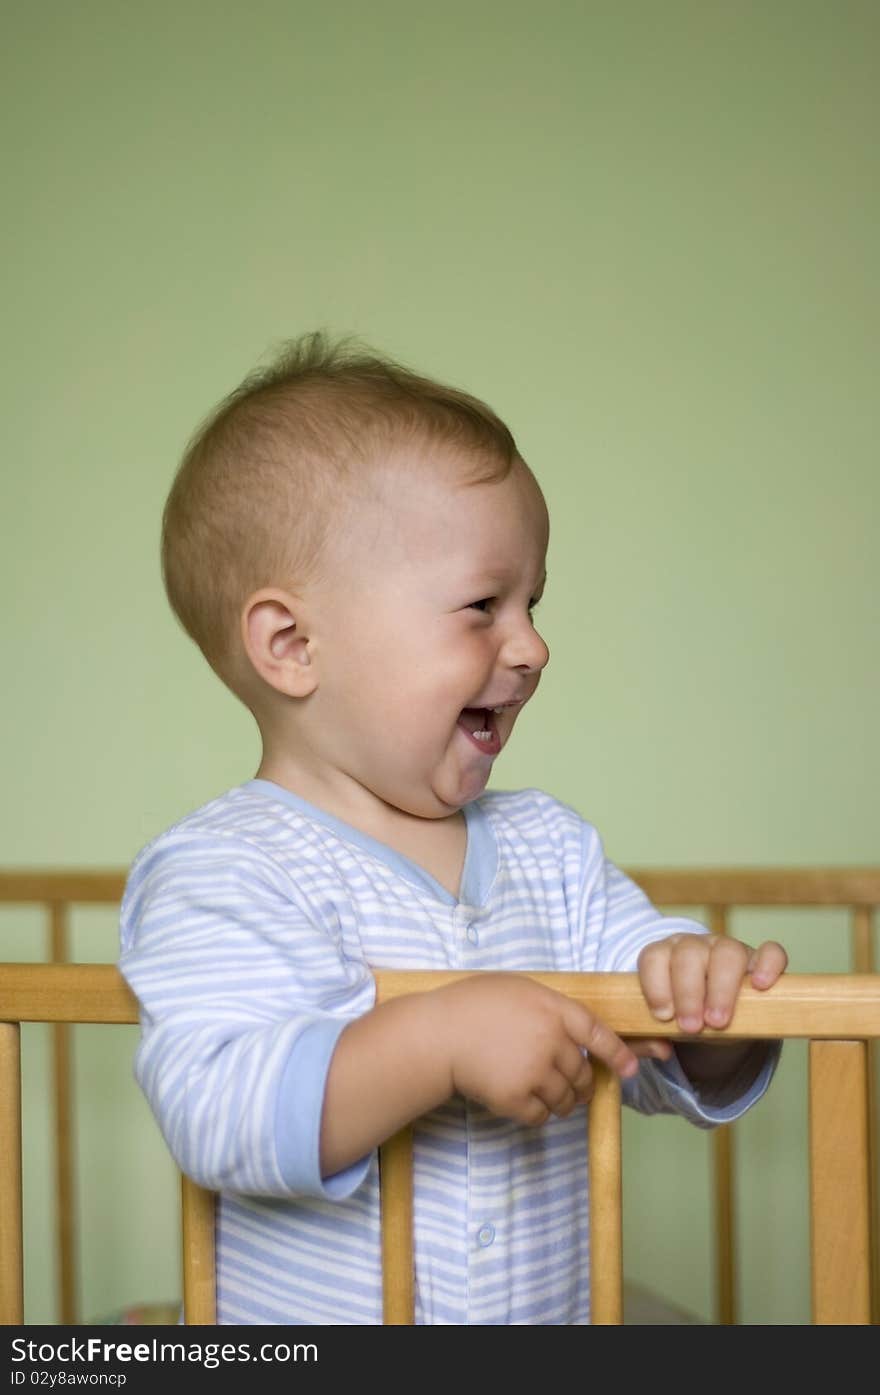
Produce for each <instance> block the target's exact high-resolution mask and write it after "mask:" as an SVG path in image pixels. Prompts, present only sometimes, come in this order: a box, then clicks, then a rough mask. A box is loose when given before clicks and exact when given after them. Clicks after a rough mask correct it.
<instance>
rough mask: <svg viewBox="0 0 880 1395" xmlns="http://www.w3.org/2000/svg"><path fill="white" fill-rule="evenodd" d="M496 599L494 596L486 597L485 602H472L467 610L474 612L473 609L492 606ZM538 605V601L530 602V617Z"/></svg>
mask: <svg viewBox="0 0 880 1395" xmlns="http://www.w3.org/2000/svg"><path fill="white" fill-rule="evenodd" d="M494 599H495V597H494V596H487V597H486V598H485V599H484V600H482V601H471V602H470V603H469V604H468V607H467V609H468V610H473V609H475V608H477V609H479V608H481V607H482V606H484V605H491V604H492V602H493V600H494ZM537 604H538V602H537V601H536V600H531V601H529V615H531V613H532V611H533V610H534V609H535V606H536V605H537Z"/></svg>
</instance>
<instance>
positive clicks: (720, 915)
mask: <svg viewBox="0 0 880 1395" xmlns="http://www.w3.org/2000/svg"><path fill="white" fill-rule="evenodd" d="M708 909H709V929H710V930H711V931H712V934H713V935H727V934H728V920H727V914H728V909H729V908H728V907H727V906H709V908H708ZM733 1144H734V1136H733V1127H732V1125H730V1124H726V1125H723V1126H722V1127H720V1128H717V1129H714V1130H713V1132H712V1135H711V1139H710V1157H711V1159H712V1163H711V1180H712V1211H713V1217H714V1221H715V1256H714V1257H715V1315H716V1321H717V1323H718V1325H719V1326H721V1327H732V1326H734V1325H735V1324H736V1321H737V1308H736V1217H735V1215H734V1194H733Z"/></svg>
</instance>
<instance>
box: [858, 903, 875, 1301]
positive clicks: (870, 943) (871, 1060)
mask: <svg viewBox="0 0 880 1395" xmlns="http://www.w3.org/2000/svg"><path fill="white" fill-rule="evenodd" d="M852 966H853V968H854V969H855V971H856V973H857V974H870V973H873V972H874V968H875V960H874V936H873V925H872V908H871V907H870V906H853V907H852ZM867 1092H868V1176H869V1177H870V1186H871V1321H872V1322H874V1323H878V1324H880V1176H878V1170H880V1157H878V1154H877V1148H878V1143H877V1138H878V1131H877V1043H876V1042H875V1041H872V1042H869V1044H868V1078H867Z"/></svg>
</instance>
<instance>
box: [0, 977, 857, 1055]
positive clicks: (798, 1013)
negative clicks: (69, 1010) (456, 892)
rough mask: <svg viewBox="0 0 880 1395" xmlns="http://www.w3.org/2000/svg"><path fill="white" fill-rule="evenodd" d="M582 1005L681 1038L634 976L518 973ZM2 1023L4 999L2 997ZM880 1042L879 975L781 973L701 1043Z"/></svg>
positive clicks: (387, 994)
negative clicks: (715, 1040) (843, 1039)
mask: <svg viewBox="0 0 880 1395" xmlns="http://www.w3.org/2000/svg"><path fill="white" fill-rule="evenodd" d="M374 976H375V979H376V988H377V1001H381V1002H386V1001H387V1000H388V999H390V998H395V997H399V996H401V994H404V993H423V992H427V991H429V990H430V989H432V988H441V987H443V986H444V985H445V984H448V983H455V982H457V981H458V980H459V979H461V978H464V977H466V973H465V972H464V971H458V970H455V971H451V970H450V971H447V970H437V969H433V970H427V969H426V970H399V969H377V970H375V972H374ZM522 977H525V978H532V979H534V980H535V981H536V982H537V983H543V984H546V985H547V987H548V988H555V989H556V990H557V991H558V992H560V993H565V994H566V995H567V996H568V997H570V998H573V999H574V1001H575V1002H579V1003H585V1004H586V1005H587V1006H588V1007H589V1008H591V1009H592V1010H593V1011H594V1012H596V1013H597V1014H598V1016H599V1017H601V1018H602V1019H603V1021H605V1022H606V1023H607V1024H608V1026H609V1027H612V1028H613V1029H614V1030H615V1031H616V1032H618V1033H620V1034H621V1035H622V1036H636V1037H645V1036H664V1037H668V1038H669V1039H670V1040H671V1041H682V1040H686V1039H687V1033H685V1032H679V1031H677V1030H676V1029H675V1026H674V1024H670V1023H667V1022H662V1023H661V1022H658V1021H657V1020H656V1018H655V1017H653V1016H652V1014H651V1012H650V1011H649V1009H648V1007H647V1005H646V1003H645V1000H644V998H643V997H642V992H641V989H640V988H639V984H638V978H637V977H636V975H635V974H569V973H538V974H523V975H522ZM0 1016H3V995H2V993H0ZM878 1035H880V976H878V975H877V974H786V975H785V976H784V977H783V978H781V979H780V980H779V981H778V982H777V983H776V984H774V986H773V987H772V988H771V989H769V990H768V991H766V992H761V991H759V990H758V989H757V988H753V987H752V986H751V984H749V983H746V984H744V985H743V987H742V989H741V991H740V996H739V999H738V1001H737V1006H736V1011H735V1013H734V1015H733V1018H732V1019H731V1022H730V1024H729V1026H727V1027H725V1029H724V1030H723V1031H716V1030H715V1029H714V1028H711V1027H705V1028H704V1029H703V1032H702V1034H701V1036H702V1038H703V1039H704V1040H705V1039H709V1038H718V1039H719V1040H720V1039H721V1038H723V1037H741V1038H743V1039H747V1040H760V1039H764V1038H768V1037H780V1038H784V1037H815V1038H817V1039H819V1040H822V1039H829V1038H830V1039H836V1038H840V1037H842V1036H843V1037H875V1036H878Z"/></svg>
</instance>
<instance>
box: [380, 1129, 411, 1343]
mask: <svg viewBox="0 0 880 1395" xmlns="http://www.w3.org/2000/svg"><path fill="white" fill-rule="evenodd" d="M412 1165H413V1149H412V1128H411V1126H407V1127H406V1128H403V1129H401V1130H400V1131H399V1132H398V1133H396V1134H394V1136H393V1138H389V1139H388V1140H387V1142H385V1143H383V1144H382V1147H381V1148H380V1150H379V1186H380V1193H381V1212H382V1309H383V1319H382V1320H383V1322H384V1323H385V1325H386V1326H388V1327H406V1326H411V1325H412V1324H413V1323H414V1322H415V1279H414V1274H413V1195H412Z"/></svg>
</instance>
